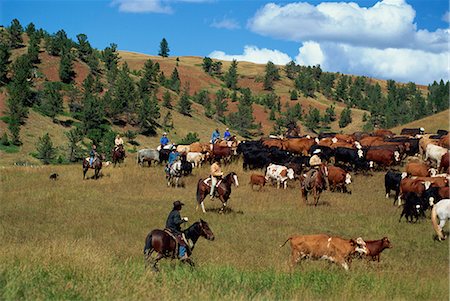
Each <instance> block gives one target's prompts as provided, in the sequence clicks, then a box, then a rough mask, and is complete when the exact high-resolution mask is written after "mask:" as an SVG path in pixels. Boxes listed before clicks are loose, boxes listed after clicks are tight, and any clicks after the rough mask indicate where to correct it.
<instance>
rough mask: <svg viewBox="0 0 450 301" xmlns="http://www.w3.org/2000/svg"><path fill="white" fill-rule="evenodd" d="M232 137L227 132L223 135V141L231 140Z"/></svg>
mask: <svg viewBox="0 0 450 301" xmlns="http://www.w3.org/2000/svg"><path fill="white" fill-rule="evenodd" d="M230 137H231V134H230V132H229V131H225V133H223V139H224V140H228V138H230Z"/></svg>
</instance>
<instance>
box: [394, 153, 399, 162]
mask: <svg viewBox="0 0 450 301" xmlns="http://www.w3.org/2000/svg"><path fill="white" fill-rule="evenodd" d="M394 159H395V161H397V162H400V153H399V152H398V151H395V152H394Z"/></svg>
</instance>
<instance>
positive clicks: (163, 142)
mask: <svg viewBox="0 0 450 301" xmlns="http://www.w3.org/2000/svg"><path fill="white" fill-rule="evenodd" d="M169 142H170V141H169V138H167V133H166V132H164V133H163V135H162V137H161V139H160V140H159V144H160V145H161V149H163V148H164V146H166V145H168V144H169Z"/></svg>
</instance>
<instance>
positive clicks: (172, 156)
mask: <svg viewBox="0 0 450 301" xmlns="http://www.w3.org/2000/svg"><path fill="white" fill-rule="evenodd" d="M179 155H180V153H179V152H177V149H176V147H175V146H173V147H172V149H171V150H170V154H169V159H168V160H167V167H166V173H167V174H169V172H170V168H171V167H172V164H173V163H175V162H176V161H177V159H178V156H179Z"/></svg>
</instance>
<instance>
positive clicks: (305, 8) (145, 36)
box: [0, 0, 450, 84]
mask: <svg viewBox="0 0 450 301" xmlns="http://www.w3.org/2000/svg"><path fill="white" fill-rule="evenodd" d="M448 6H449V4H448V2H447V1H445V0H414V1H413V0H409V1H407V0H380V1H371V0H363V1H353V2H352V3H351V2H345V1H342V2H339V1H262V0H225V1H222V0H108V1H106V0H103V1H101V0H97V1H87V0H86V1H65V0H60V1H31V0H30V1H10V0H0V24H2V25H4V26H8V25H9V24H10V22H11V20H12V19H14V18H17V19H19V21H20V22H21V24H22V25H24V26H25V25H27V24H28V23H30V22H33V23H34V24H35V25H36V27H38V28H43V29H45V30H47V31H48V32H50V33H54V32H56V31H58V30H59V29H64V30H65V31H66V32H67V33H68V35H69V37H71V38H73V39H74V40H75V39H76V38H75V37H76V35H77V34H78V33H84V34H86V35H87V36H88V39H89V41H90V42H91V44H92V45H93V46H94V47H96V48H98V49H103V48H105V47H106V46H108V45H109V43H116V44H118V48H119V49H121V50H129V51H135V52H141V53H146V54H151V55H156V54H157V53H158V50H159V43H160V41H161V39H162V38H163V37H164V38H166V39H167V41H168V43H169V48H170V55H171V56H186V55H194V56H201V57H203V56H210V57H213V58H218V59H225V60H231V59H233V58H236V59H237V60H238V61H240V60H245V61H252V62H257V63H262V64H265V63H266V62H267V61H268V60H270V61H272V62H274V63H276V64H286V63H287V62H289V61H290V60H294V61H295V62H297V63H299V64H305V65H314V64H320V65H321V66H322V68H323V69H324V70H326V71H333V72H342V73H349V74H357V75H367V76H371V77H376V78H382V79H394V80H397V81H400V82H408V81H413V82H416V83H421V84H428V83H431V82H432V81H433V80H439V79H441V78H444V79H446V80H447V79H449V49H448V47H449V36H450V30H449V12H448V11H449V7H448Z"/></svg>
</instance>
